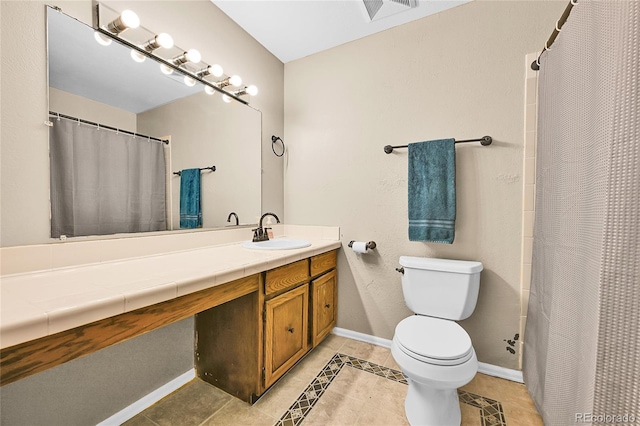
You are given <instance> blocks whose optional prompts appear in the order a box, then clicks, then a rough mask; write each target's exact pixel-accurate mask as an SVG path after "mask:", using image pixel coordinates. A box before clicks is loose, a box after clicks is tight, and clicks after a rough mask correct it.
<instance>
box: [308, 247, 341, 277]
mask: <svg viewBox="0 0 640 426" xmlns="http://www.w3.org/2000/svg"><path fill="white" fill-rule="evenodd" d="M336 253H337V251H336V250H332V251H329V252H327V253H322V254H319V255H317V256H313V257H312V258H311V276H312V277H315V276H316V275H319V274H321V273H323V272H325V271H328V270H330V269H333V268H335V267H336Z"/></svg>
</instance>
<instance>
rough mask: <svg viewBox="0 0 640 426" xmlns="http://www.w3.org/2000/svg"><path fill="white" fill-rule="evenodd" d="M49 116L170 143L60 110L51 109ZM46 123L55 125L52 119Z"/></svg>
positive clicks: (167, 142)
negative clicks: (61, 112)
mask: <svg viewBox="0 0 640 426" xmlns="http://www.w3.org/2000/svg"><path fill="white" fill-rule="evenodd" d="M49 116H50V117H56V118H65V119H67V120H72V121H76V122H78V124H79V123H83V124H89V125H91V126H96V127H97V128H98V129H107V130H111V131H114V132H118V133H126V134H127V135H132V136H134V137H135V136H137V137H140V138H142V139H148V140H152V141H157V142H162V143H164V144H166V145H169V141H168V140H165V139H160V138H154V137H153V136H147V135H143V134H140V133H134V132H129V131H127V130H122V129H118V128H116V127H111V126H106V125H104V124H100V123H94V122H93V121H89V120H83V119H82V118H78V117H72V116H70V115H66V114H60V113H59V112H53V111H49ZM45 124H46V125H47V126H52V125H53V123H52V122H51V121H48V122H45Z"/></svg>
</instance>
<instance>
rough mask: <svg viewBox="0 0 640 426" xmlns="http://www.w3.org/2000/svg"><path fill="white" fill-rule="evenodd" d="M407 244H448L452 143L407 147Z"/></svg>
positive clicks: (453, 169) (451, 218)
mask: <svg viewBox="0 0 640 426" xmlns="http://www.w3.org/2000/svg"><path fill="white" fill-rule="evenodd" d="M408 166H409V182H408V185H407V186H408V188H409V241H428V242H433V243H445V244H452V243H453V239H454V236H455V220H456V150H455V141H454V140H453V139H440V140H434V141H427V142H416V143H410V144H409V165H408Z"/></svg>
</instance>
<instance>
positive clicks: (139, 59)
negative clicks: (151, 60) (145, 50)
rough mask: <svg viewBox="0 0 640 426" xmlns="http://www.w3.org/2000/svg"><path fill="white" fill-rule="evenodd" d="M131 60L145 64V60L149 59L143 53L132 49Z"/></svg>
mask: <svg viewBox="0 0 640 426" xmlns="http://www.w3.org/2000/svg"><path fill="white" fill-rule="evenodd" d="M131 59H133V60H134V61H136V62H140V63H142V62H144V60H145V59H147V57H146V56H144V55H143V54H142V53H140V52H138V51H137V50H133V49H131Z"/></svg>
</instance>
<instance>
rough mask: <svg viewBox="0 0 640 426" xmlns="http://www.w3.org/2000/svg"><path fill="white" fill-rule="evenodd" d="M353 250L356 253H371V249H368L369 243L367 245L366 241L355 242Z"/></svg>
mask: <svg viewBox="0 0 640 426" xmlns="http://www.w3.org/2000/svg"><path fill="white" fill-rule="evenodd" d="M351 248H352V249H353V251H355V252H356V253H368V252H369V249H368V248H367V243H365V242H364V241H354V242H353V245H352V246H351Z"/></svg>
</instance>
